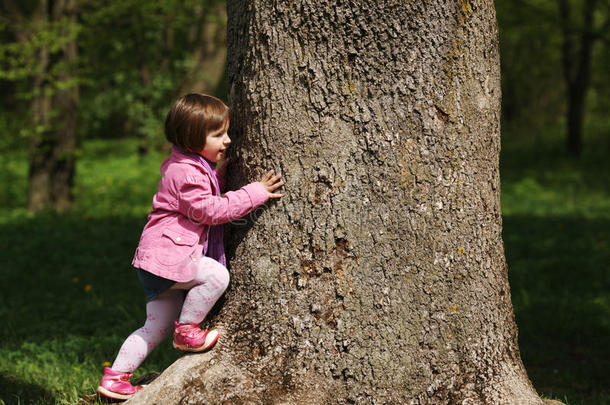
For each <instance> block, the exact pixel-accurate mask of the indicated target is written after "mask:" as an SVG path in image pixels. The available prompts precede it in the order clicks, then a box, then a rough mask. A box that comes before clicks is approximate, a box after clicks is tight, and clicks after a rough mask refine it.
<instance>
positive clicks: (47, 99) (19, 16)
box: [1, 0, 79, 211]
mask: <svg viewBox="0 0 610 405" xmlns="http://www.w3.org/2000/svg"><path fill="white" fill-rule="evenodd" d="M3 11H4V12H5V13H6V15H7V16H8V17H7V19H6V20H5V21H6V23H7V24H9V25H10V27H11V35H10V37H11V40H12V41H11V42H10V43H9V44H8V45H4V46H3V47H2V56H3V61H4V63H3V65H4V66H3V67H2V76H1V77H3V78H8V79H11V80H19V81H20V85H21V86H24V87H25V88H22V91H23V92H24V93H25V94H26V97H27V100H29V106H30V113H29V120H30V122H31V125H30V126H29V127H30V133H29V136H30V137H29V139H30V148H29V175H28V208H29V209H30V210H32V211H38V210H41V209H43V208H46V207H53V208H54V209H56V210H58V211H64V210H65V209H67V208H69V207H70V205H71V204H72V199H73V198H72V184H73V181H74V172H75V152H76V148H77V142H78V138H77V124H76V117H77V111H76V109H77V104H78V98H79V90H78V84H77V78H76V73H75V67H76V61H77V53H78V51H77V45H76V35H77V32H78V25H77V22H76V13H77V10H76V1H75V0H61V1H48V0H39V1H36V2H34V3H32V4H29V3H25V4H24V3H22V2H15V1H11V0H6V1H4V2H3Z"/></svg>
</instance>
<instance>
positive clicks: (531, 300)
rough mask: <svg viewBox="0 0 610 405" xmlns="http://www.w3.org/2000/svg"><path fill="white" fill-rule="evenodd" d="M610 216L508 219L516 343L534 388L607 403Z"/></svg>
mask: <svg viewBox="0 0 610 405" xmlns="http://www.w3.org/2000/svg"><path fill="white" fill-rule="evenodd" d="M609 230H610V219H598V220H585V219H582V218H565V217H561V218H548V217H546V218H538V217H528V216H509V217H505V218H504V241H505V248H506V256H507V261H508V265H509V278H510V283H511V289H512V300H513V305H514V308H515V315H516V319H517V325H518V326H519V345H520V348H521V354H522V358H523V361H524V363H525V366H526V369H527V370H528V373H529V375H530V378H531V379H532V381H533V383H534V385H535V386H536V388H537V389H538V390H539V391H540V392H542V393H544V394H546V395H552V396H556V397H557V396H558V397H563V396H564V395H566V396H567V397H568V399H570V404H590V403H596V404H602V403H610V389H609V388H608V385H607V382H608V380H607V368H608V360H609V359H610V345H609V343H610V342H609V341H608V336H610V321H609V320H610V299H609V298H608V297H609V293H610V272H609V271H608V270H610V269H609V266H610V265H609V263H610V249H609V240H608V239H609V238H610V234H609V233H608V231H609Z"/></svg>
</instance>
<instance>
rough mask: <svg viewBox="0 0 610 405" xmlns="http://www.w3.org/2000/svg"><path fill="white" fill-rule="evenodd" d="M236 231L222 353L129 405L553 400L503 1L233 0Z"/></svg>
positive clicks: (170, 376) (219, 322)
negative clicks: (277, 179)
mask: <svg viewBox="0 0 610 405" xmlns="http://www.w3.org/2000/svg"><path fill="white" fill-rule="evenodd" d="M228 11H229V12H228V15H229V27H228V44H229V56H228V69H229V81H230V97H229V99H230V104H231V107H232V110H233V111H232V118H231V125H232V129H231V134H232V137H233V138H234V148H235V155H236V156H235V159H234V161H237V162H238V163H237V165H236V166H237V167H236V168H235V170H234V176H233V186H239V185H242V184H244V183H246V182H247V181H251V180H254V179H258V178H259V176H260V175H261V174H262V173H263V172H264V171H265V170H266V169H267V168H269V167H273V168H275V169H276V170H277V171H281V172H282V173H283V174H284V176H285V178H286V180H287V184H286V186H285V194H286V195H285V197H283V198H282V199H281V200H280V201H275V202H271V203H269V204H267V207H265V208H263V209H259V210H257V211H256V212H254V213H253V215H250V217H249V220H248V222H247V223H245V221H244V222H243V223H242V222H237V221H236V223H234V224H233V226H232V232H231V236H230V238H229V239H230V240H229V256H230V257H231V260H230V267H231V274H232V282H231V287H230V290H229V291H228V293H227V294H226V302H225V303H224V306H223V307H222V308H221V309H220V313H219V315H218V316H217V317H216V318H215V319H214V323H215V324H216V327H218V328H220V329H221V338H220V341H219V343H218V345H217V347H216V348H215V349H214V350H212V351H211V352H209V353H206V354H203V355H194V356H185V357H183V358H181V359H180V360H178V361H177V362H176V363H175V364H174V365H172V366H171V367H170V368H168V369H167V370H166V371H165V372H164V373H163V374H162V375H161V376H160V377H159V378H158V379H157V380H155V381H154V382H153V383H152V384H151V385H149V386H148V387H147V388H146V389H144V390H143V391H141V392H140V393H138V394H137V395H136V396H135V397H134V398H133V399H132V400H130V401H129V402H128V403H129V404H134V403H135V404H178V403H180V404H186V403H193V404H194V403H198V404H199V403H232V404H238V403H264V404H267V403H269V404H297V403H299V404H333V403H336V404H347V403H357V404H369V403H370V404H386V403H387V404H542V400H540V399H539V397H538V395H537V394H536V392H535V390H534V388H533V387H532V385H531V383H530V381H529V379H528V377H527V374H526V371H525V369H524V367H523V364H522V362H521V359H520V354H519V348H518V345H517V328H516V325H515V321H514V316H513V310H512V304H511V300H510V289H509V285H508V280H507V266H506V262H505V258H504V251H503V243H502V235H501V231H502V220H501V213H500V180H499V172H498V157H499V150H500V125H499V122H500V72H499V55H498V39H497V35H498V34H497V26H496V21H495V11H494V7H493V2H492V1H491V0H487V1H477V2H473V1H470V0H462V1H459V2H441V1H426V2H416V1H407V2H405V1H400V2H399V1H389V0H388V1H384V2H364V1H363V2H347V1H338V2H318V1H314V0H300V1H291V2H266V1H262V0H258V1H252V2H247V3H244V2H239V1H230V2H229V5H228Z"/></svg>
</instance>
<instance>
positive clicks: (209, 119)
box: [165, 93, 230, 153]
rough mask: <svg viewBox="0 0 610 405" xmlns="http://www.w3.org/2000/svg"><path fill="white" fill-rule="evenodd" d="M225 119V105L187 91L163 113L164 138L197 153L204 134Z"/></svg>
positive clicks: (227, 111) (219, 101) (226, 117)
mask: <svg viewBox="0 0 610 405" xmlns="http://www.w3.org/2000/svg"><path fill="white" fill-rule="evenodd" d="M229 119H230V117H229V107H227V106H226V104H225V103H223V102H222V101H221V100H219V99H217V98H216V97H212V96H208V95H205V94H197V93H191V94H187V95H186V96H182V97H180V98H179V99H178V101H176V103H175V104H174V106H173V107H172V109H171V110H170V111H169V113H167V118H166V119H165V137H166V138H167V140H168V141H170V142H171V143H173V144H174V145H176V146H178V147H179V148H180V149H182V150H183V151H185V152H190V153H196V152H200V151H201V150H202V149H203V147H204V146H205V137H206V136H207V135H208V134H209V133H210V132H213V131H217V130H220V129H222V128H224V127H225V126H227V125H228V124H229Z"/></svg>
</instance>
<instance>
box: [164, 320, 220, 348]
mask: <svg viewBox="0 0 610 405" xmlns="http://www.w3.org/2000/svg"><path fill="white" fill-rule="evenodd" d="M174 326H175V327H176V329H175V330H174V349H178V350H181V351H183V352H203V351H205V350H207V349H209V348H210V347H212V346H214V344H215V343H216V341H217V340H218V331H215V330H201V328H200V327H199V326H198V325H192V324H189V323H185V324H179V323H178V322H175V321H174Z"/></svg>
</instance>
